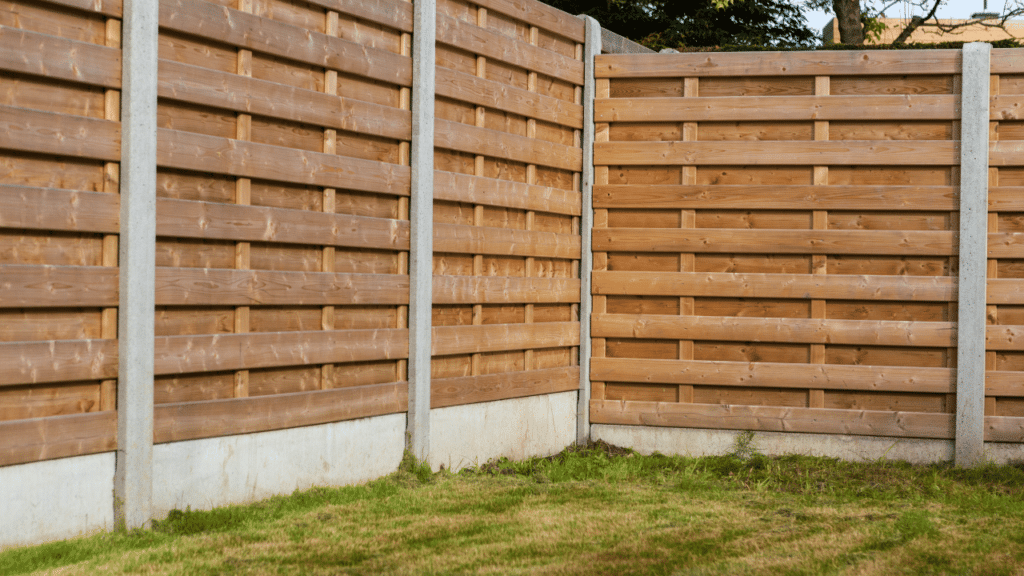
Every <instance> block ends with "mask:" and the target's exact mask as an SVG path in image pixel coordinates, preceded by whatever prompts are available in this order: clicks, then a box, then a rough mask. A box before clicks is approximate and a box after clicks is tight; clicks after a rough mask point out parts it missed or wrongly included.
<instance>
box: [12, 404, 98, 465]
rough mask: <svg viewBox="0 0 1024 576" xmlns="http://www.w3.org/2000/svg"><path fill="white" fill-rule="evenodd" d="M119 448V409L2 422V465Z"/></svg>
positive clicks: (82, 454)
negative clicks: (115, 410)
mask: <svg viewBox="0 0 1024 576" xmlns="http://www.w3.org/2000/svg"><path fill="white" fill-rule="evenodd" d="M116 449H117V413H116V412H112V411H111V412H89V413H86V414H69V415H66V416H50V417H47V418H31V419H28V420H9V421H6V422H0V466H10V465H12V464H24V463H27V462H39V461H40V460H52V459H54V458H67V457H69V456H84V455H85V454H96V453H99V452H111V451H113V450H116Z"/></svg>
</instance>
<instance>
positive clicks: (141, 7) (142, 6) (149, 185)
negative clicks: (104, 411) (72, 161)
mask: <svg viewBox="0 0 1024 576" xmlns="http://www.w3.org/2000/svg"><path fill="white" fill-rule="evenodd" d="M158 16H159V7H158V5H157V2H154V1H151V0H126V1H125V3H124V13H123V22H122V41H121V46H122V50H123V57H122V58H123V59H122V68H121V174H120V176H121V181H120V195H121V228H120V238H119V254H118V266H119V270H120V271H119V274H120V280H119V282H120V286H119V290H120V296H119V298H120V299H119V302H118V313H117V338H118V367H117V368H118V372H117V374H118V380H117V457H116V461H115V462H116V463H115V465H114V524H115V526H117V527H118V528H140V527H144V526H148V525H149V522H150V519H151V517H152V504H153V340H154V330H153V323H154V319H153V316H154V313H155V304H154V303H155V294H154V291H155V289H154V286H155V275H156V268H155V266H156V235H155V233H154V231H155V230H156V146H157V138H156V124H157V119H156V112H157V110H156V95H157V22H158Z"/></svg>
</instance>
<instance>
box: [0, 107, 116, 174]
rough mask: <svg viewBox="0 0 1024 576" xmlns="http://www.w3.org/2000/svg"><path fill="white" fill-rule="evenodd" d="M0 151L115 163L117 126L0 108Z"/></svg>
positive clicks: (65, 115) (60, 115)
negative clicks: (73, 157)
mask: <svg viewBox="0 0 1024 576" xmlns="http://www.w3.org/2000/svg"><path fill="white" fill-rule="evenodd" d="M0 148H5V149H7V150H16V151H18V152H31V153H34V154H52V155H56V156H76V157H79V158H89V159H92V160H105V161H108V162H117V161H119V160H120V159H121V123H120V122H111V121H109V120H100V119H97V118H86V117H84V116H72V115H69V114H54V113H52V112H40V111H38V110H30V109H28V108H16V107H14V106H4V105H0Z"/></svg>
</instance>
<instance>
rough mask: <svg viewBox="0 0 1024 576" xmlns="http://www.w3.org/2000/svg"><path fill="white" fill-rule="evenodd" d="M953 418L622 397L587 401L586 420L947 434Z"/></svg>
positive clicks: (871, 433)
mask: <svg viewBox="0 0 1024 576" xmlns="http://www.w3.org/2000/svg"><path fill="white" fill-rule="evenodd" d="M953 419H954V417H953V415H952V414H932V413H924V412H887V411H886V412H883V411H874V410H838V409H827V408H784V407H779V406H740V405H728V404H675V403H666V402H628V401H627V402H622V401H618V400H592V401H591V402H590V420H591V422H593V423H594V424H625V425H633V426H669V427H674V428H711V429H726V430H760V431H766V432H807V433H815V434H855V435H861V436H896V437H905V438H952V437H953V424H954V422H953Z"/></svg>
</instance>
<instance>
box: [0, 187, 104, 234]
mask: <svg viewBox="0 0 1024 576" xmlns="http://www.w3.org/2000/svg"><path fill="white" fill-rule="evenodd" d="M0 206H2V207H3V209H2V210H0V228H28V229H32V230H54V231H57V230H59V231H63V232H101V233H107V234H117V233H118V231H119V226H120V224H119V223H120V210H121V198H120V196H118V195H117V194H106V193H103V192H85V191H81V190H61V189H58V188H39V187H36V186H18V185H10V184H0Z"/></svg>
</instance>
